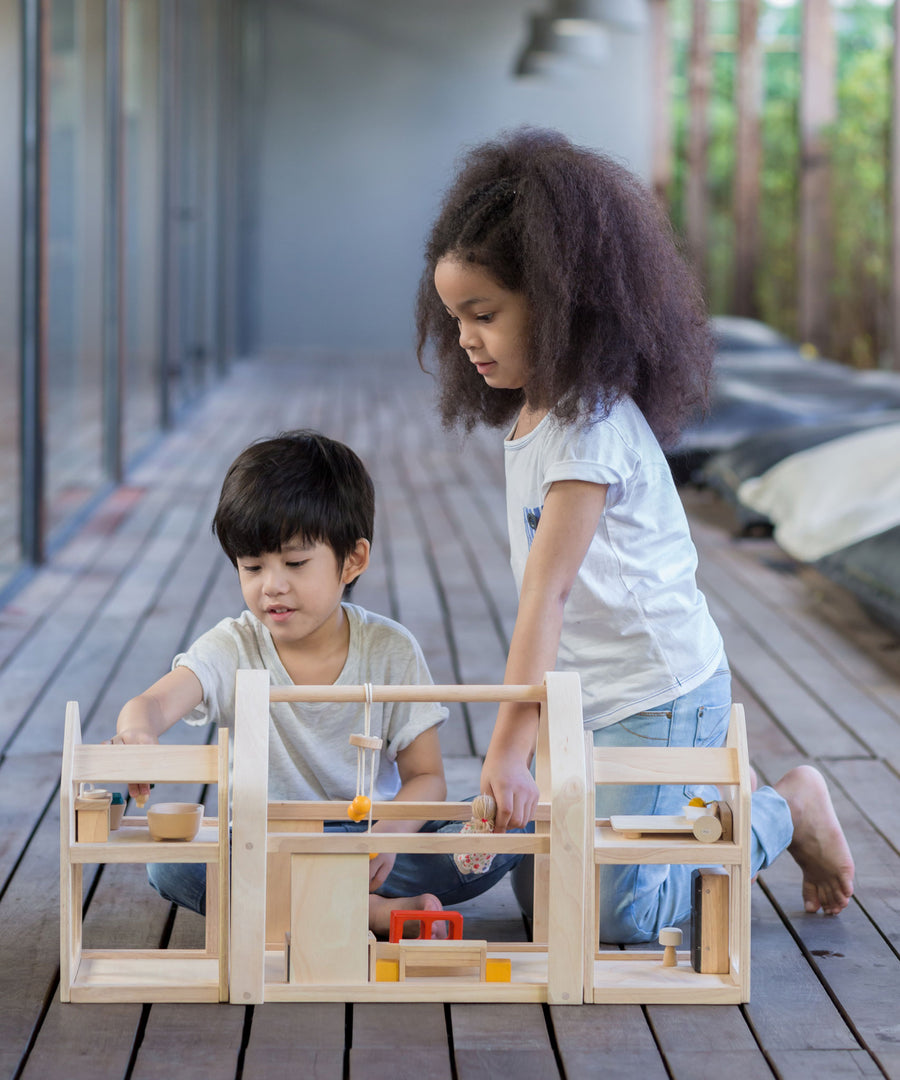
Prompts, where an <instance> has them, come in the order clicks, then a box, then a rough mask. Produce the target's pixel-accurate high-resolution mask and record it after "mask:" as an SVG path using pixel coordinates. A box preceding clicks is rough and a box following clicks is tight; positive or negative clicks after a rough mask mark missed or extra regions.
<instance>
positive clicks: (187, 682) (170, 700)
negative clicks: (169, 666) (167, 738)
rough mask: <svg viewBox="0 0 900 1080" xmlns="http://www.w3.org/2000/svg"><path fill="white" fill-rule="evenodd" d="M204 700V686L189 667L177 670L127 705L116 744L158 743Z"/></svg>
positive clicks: (122, 713)
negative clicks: (161, 737)
mask: <svg viewBox="0 0 900 1080" xmlns="http://www.w3.org/2000/svg"><path fill="white" fill-rule="evenodd" d="M202 701H203V687H202V686H201V684H200V680H199V679H198V678H197V676H196V675H195V674H194V673H193V671H191V669H190V668H186V667H177V668H175V670H174V671H170V672H169V673H168V674H167V675H163V677H162V678H161V679H159V680H158V681H157V682H155V683H154V684H153V685H152V686H151V687H149V689H147V690H145V691H144V692H143V693H142V694H138V696H137V697H135V698H132V699H131V701H129V702H127V703H126V704H125V705H124V706H123V708H122V711H121V712H120V713H119V718H118V720H117V721H116V734H115V737H114V738H113V740H112V741H113V742H114V743H130V744H134V743H156V742H159V737H160V735H162V733H163V732H164V731H168V730H169V728H170V727H172V725H173V724H175V723H177V722H178V721H179V720H180V719H181V718H182V717H183V716H187V715H188V713H189V712H191V710H192V709H195V708H196V707H197V706H198V705H199V704H200V703H201V702H202Z"/></svg>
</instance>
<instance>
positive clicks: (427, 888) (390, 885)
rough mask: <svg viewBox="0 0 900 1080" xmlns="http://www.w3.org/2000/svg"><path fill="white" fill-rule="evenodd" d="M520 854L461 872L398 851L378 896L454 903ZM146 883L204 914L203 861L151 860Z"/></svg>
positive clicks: (446, 827) (428, 828) (348, 827)
mask: <svg viewBox="0 0 900 1080" xmlns="http://www.w3.org/2000/svg"><path fill="white" fill-rule="evenodd" d="M463 824H464V823H463V822H461V821H427V822H425V824H424V825H423V826H422V829H421V831H422V832H459V830H460V829H461V828H462V826H463ZM365 829H366V824H365V822H359V823H356V822H351V821H348V822H347V823H346V824H344V823H343V822H327V823H326V825H325V831H326V832H364V831H365ZM521 859H522V856H521V855H513V854H498V855H495V856H494V861H493V863H492V864H491V867H490V869H489V870H487V871H486V872H485V873H483V874H461V873H460V872H459V870H457V869H456V864H455V863H454V861H453V857H452V856H451V855H442V854H437V855H428V854H417V855H409V854H404V853H401V854H399V855H398V856H397V859H396V861H395V862H394V868H393V870H392V871H391V873H390V876H389V877H388V879H387V881H385V882H384V884H383V885H382V886H381V888H379V889H378V890H377V892H378V895H379V896H387V897H391V898H393V897H398V896H419V895H420V894H421V893H426V892H428V893H433V894H434V895H435V896H436V897H437V898H438V900H440V902H441V906H442V907H455V906H456V905H457V904H461V903H462V902H463V901H464V900H471V899H472V898H473V897H475V896H479V895H480V894H481V893H483V892H486V891H487V890H488V889H489V888H491V886H492V885H496V884H497V882H498V881H499V880H500V878H502V877H503V875H504V874H506V873H508V872H509V871H510V870H512V868H513V867H514V866H515V865H516V864H517V863H518V862H519V861H520V860H521ZM147 876H148V877H149V879H150V884H151V885H152V886H153V888H154V889H156V891H157V892H158V893H159V894H160V896H162V897H163V899H165V900H171V901H172V902H173V903H175V904H179V905H180V906H181V907H186V908H189V909H190V910H191V911H196V912H198V913H199V914H200V915H203V914H204V913H205V910H206V866H205V865H204V864H203V863H149V864H148V865H147Z"/></svg>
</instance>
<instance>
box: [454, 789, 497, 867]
mask: <svg viewBox="0 0 900 1080" xmlns="http://www.w3.org/2000/svg"><path fill="white" fill-rule="evenodd" d="M496 816H497V804H496V803H495V802H494V798H493V796H492V795H476V796H475V798H474V799H473V800H472V820H471V821H467V822H466V823H465V825H463V827H462V829H461V830H460V832H461V833H467V832H474V833H492V832H493V831H494V818H495V817H496ZM453 861H454V862H455V863H456V869H457V870H458V871H459V872H460V873H461V874H483V873H484V872H485V871H486V870H489V869H490V868H491V863H492V862H493V861H494V856H493V855H481V854H478V853H477V852H461V853H459V854H457V855H454V856H453Z"/></svg>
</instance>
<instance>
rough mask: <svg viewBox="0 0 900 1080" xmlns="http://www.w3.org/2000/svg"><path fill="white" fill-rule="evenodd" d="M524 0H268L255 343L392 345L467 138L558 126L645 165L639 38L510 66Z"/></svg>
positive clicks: (644, 52)
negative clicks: (538, 68) (597, 63)
mask: <svg viewBox="0 0 900 1080" xmlns="http://www.w3.org/2000/svg"><path fill="white" fill-rule="evenodd" d="M537 7H538V4H537V3H536V2H535V0H531V2H529V0H265V7H264V56H265V65H264V67H265V83H264V98H263V108H262V117H261V128H260V130H259V132H258V138H259V169H260V173H259V188H258V190H259V205H258V207H257V208H256V214H257V215H258V232H257V237H258V245H259V246H258V251H257V259H258V263H257V265H258V280H257V282H256V288H258V312H259V323H258V327H259V330H258V336H259V340H258V343H257V344H258V346H259V348H261V349H264V350H271V349H277V350H282V349H286V350H290V349H292V348H295V347H298V346H324V347H329V348H336V349H341V348H350V347H352V348H372V349H398V348H399V349H405V348H408V347H409V346H410V344H411V342H412V305H413V298H414V293H415V288H416V284H417V281H418V277H419V270H420V266H421V247H422V240H423V237H424V235H425V232H426V231H427V229H428V226H429V223H430V221H431V218H432V216H433V214H434V212H435V210H436V207H437V205H438V202H439V199H440V195H441V192H442V190H443V189H444V187H445V186H446V184H447V182H448V181H449V179H450V175H451V170H452V167H453V163H454V160H455V158H456V155H457V154H458V152H459V150H460V148H461V147H462V146H463V145H464V144H470V143H473V142H477V141H480V140H482V139H484V138H487V137H490V136H492V135H494V134H496V133H497V132H498V131H499V130H501V129H503V128H506V127H512V126H516V125H518V124H521V123H530V124H537V125H542V126H550V127H556V128H559V129H560V130H562V131H564V132H565V133H566V134H567V135H569V136H570V137H571V138H573V139H574V140H575V141H576V142H579V143H583V144H587V145H591V146H595V147H597V148H600V149H603V150H605V151H606V152H608V153H611V154H614V155H615V156H617V157H619V158H621V159H622V160H624V162H625V163H626V164H628V165H629V166H630V167H631V168H632V169H634V170H635V171H636V172H638V173H640V174H641V175H646V173H647V170H648V167H649V142H650V139H649V128H650V118H649V102H650V86H649V62H648V59H649V58H648V52H649V49H648V42H647V39H646V36H645V35H644V34H629V33H624V32H619V33H617V34H616V35H615V38H614V41H613V49H612V52H611V55H610V57H609V59H608V61H606V63H605V65H604V67H603V68H602V69H599V70H596V71H590V70H582V71H580V72H579V73H578V74H576V75H575V76H573V77H570V78H569V79H568V80H565V79H561V80H555V81H551V80H548V79H540V80H534V79H528V80H522V79H515V78H514V77H513V75H512V68H513V64H514V61H515V58H516V56H517V54H518V52H519V50H520V49H521V47H522V45H523V44H524V41H525V37H526V35H527V16H528V13H529V11H534V10H535V9H536V8H537Z"/></svg>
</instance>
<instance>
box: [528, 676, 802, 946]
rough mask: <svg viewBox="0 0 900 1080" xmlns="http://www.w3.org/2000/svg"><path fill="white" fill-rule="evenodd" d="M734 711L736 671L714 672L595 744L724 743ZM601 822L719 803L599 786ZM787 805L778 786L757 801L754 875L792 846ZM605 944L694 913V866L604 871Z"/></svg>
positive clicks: (663, 790) (605, 731) (669, 790)
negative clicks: (688, 805)
mask: <svg viewBox="0 0 900 1080" xmlns="http://www.w3.org/2000/svg"><path fill="white" fill-rule="evenodd" d="M730 712H731V673H730V671H729V670H728V668H727V667H723V668H722V669H720V670H719V671H717V672H715V673H714V674H713V675H711V676H710V678H709V679H707V680H706V682H705V683H703V684H702V685H701V686H699V687H698V688H697V689H696V690H693V691H692V692H691V693H689V694H685V695H684V696H683V697H680V698H676V699H675V700H674V701H670V702H667V703H666V704H664V705H660V706H658V707H657V708H655V709H653V710H652V711H650V712H645V713H638V714H637V715H635V716H631V717H628V718H627V719H625V720H621V721H620V722H619V723H617V724H611V725H610V726H609V727H605V728H601V729H600V730H598V731H595V732H594V733H593V738H594V746H601V747H602V746H722V745H724V743H725V737H726V734H727V731H728V719H729V715H730ZM595 792H596V797H595V812H596V816H597V817H602V818H608V817H610V815H612V814H680V813H681V812H682V807H683V806H684V805H685V803H687V802H688V801H689V800H690V799H691V798H693V796H695V795H699V796H700V797H702V798H703V799H704V800H706V801H707V802H708V801H710V800H712V799H716V798H718V792H717V791H716V789H715V788H714V787H708V786H706V787H704V786H692V787H682V786H680V785H674V784H673V785H662V786H658V787H654V786H652V785H643V784H641V785H637V784H636V785H628V786H625V785H615V784H598V785H597V787H596V789H595ZM792 834H793V825H792V822H791V814H790V810H789V808H788V805H787V803H786V802H785V801H784V799H783V798H782V797H781V796H780V795H779V794H778V793H777V792H776V791H774V790H773V789H772V788H770V787H761V788H759V789H758V790H757V791H755V792H754V793H753V795H752V797H751V816H750V870H751V873H752V874H754V875H755V874H756V873H757V872H758V871H759V870H763V869H765V867H767V866H768V865H769V864H770V863H771V862H772V861H773V860H774V859H775V858H776V856H778V855H780V854H781V852H782V851H784V849H785V848H786V847H787V846H788V844H789V843H790V842H791V836H792ZM529 862H530V860H525V861H524V862H523V864H522V866H521V867H520V868H519V869H518V870H517V871H516V873H515V874H514V875H513V883H514V886H515V890H516V895H517V896H518V898H519V901H520V903H523V906H525V908H526V910H530V900H529V897H530V895H531V893H530V892H529V883H528V881H527V874H528V866H527V864H528V863H529ZM599 869H600V897H599V906H600V940H601V941H604V942H610V943H613V942H615V943H618V944H623V945H627V944H632V943H635V942H641V941H656V940H657V939H658V937H659V931H660V929H661V928H662V927H664V926H675V925H678V924H679V923H681V922H684V921H685V920H686V919H688V918H689V917H690V913H691V873H692V871H693V870H695V869H696V867H694V866H650V865H646V864H644V865H640V866H609V865H603V866H600V868H599Z"/></svg>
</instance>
